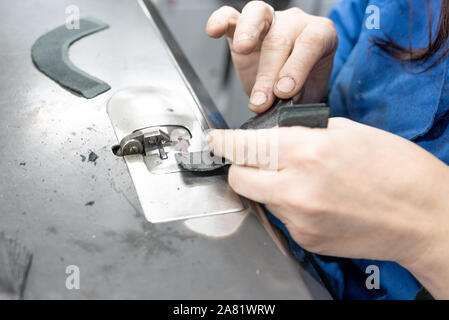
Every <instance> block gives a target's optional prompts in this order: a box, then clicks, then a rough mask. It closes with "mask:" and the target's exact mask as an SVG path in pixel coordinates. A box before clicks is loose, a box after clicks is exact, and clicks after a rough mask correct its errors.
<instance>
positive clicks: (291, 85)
mask: <svg viewBox="0 0 449 320" xmlns="http://www.w3.org/2000/svg"><path fill="white" fill-rule="evenodd" d="M295 86H296V84H295V80H293V79H292V78H290V77H284V78H281V79H280V80H279V81H278V83H277V85H276V87H277V89H278V90H279V91H281V92H285V93H289V92H291V91H292V90H293V89H295Z"/></svg>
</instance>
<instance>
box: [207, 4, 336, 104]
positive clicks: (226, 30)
mask: <svg viewBox="0 0 449 320" xmlns="http://www.w3.org/2000/svg"><path fill="white" fill-rule="evenodd" d="M272 20H273V14H272V9H271V7H270V6H269V5H268V4H266V3H265V2H263V1H251V2H249V3H248V4H247V5H246V6H245V7H244V8H243V10H242V13H240V12H238V11H237V10H236V9H234V8H231V7H228V6H224V7H221V8H220V9H218V10H217V11H215V12H214V13H213V14H212V15H211V17H210V18H209V21H208V23H207V27H206V32H207V34H208V35H209V36H210V37H213V38H220V37H222V36H226V37H227V39H228V42H229V47H230V49H231V53H232V59H233V62H234V66H235V68H236V70H237V73H238V75H239V77H240V81H241V83H242V86H243V89H244V90H245V92H246V93H247V94H248V95H250V103H249V108H250V109H251V110H252V111H254V112H264V111H266V110H267V109H268V108H269V107H270V106H271V105H272V103H273V101H274V99H275V97H276V96H277V97H279V98H282V99H287V98H292V97H296V99H295V100H296V102H298V103H313V102H319V101H320V100H321V99H322V98H323V97H324V96H325V94H326V93H327V87H328V83H329V78H330V74H331V71H332V66H333V60H334V55H335V51H336V50H337V46H338V36H337V32H336V30H335V27H334V24H333V23H332V21H331V20H329V19H327V18H323V17H317V16H312V15H309V14H307V13H305V12H304V11H302V10H301V9H298V8H293V9H289V10H285V11H277V12H276V18H275V23H274V24H273V25H271V23H272Z"/></svg>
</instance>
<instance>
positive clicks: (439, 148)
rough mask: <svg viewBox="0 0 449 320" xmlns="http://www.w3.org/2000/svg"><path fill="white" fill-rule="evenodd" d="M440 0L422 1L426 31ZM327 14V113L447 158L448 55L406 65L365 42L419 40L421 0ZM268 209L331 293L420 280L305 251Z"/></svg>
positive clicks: (362, 295) (385, 288) (382, 295)
mask: <svg viewBox="0 0 449 320" xmlns="http://www.w3.org/2000/svg"><path fill="white" fill-rule="evenodd" d="M412 5H413V6H414V7H413V10H411V6H412ZM440 6H441V1H433V0H431V1H430V11H431V13H432V16H433V20H432V21H433V22H432V27H431V28H432V30H433V32H432V33H433V35H435V34H436V33H437V30H438V18H439V14H440ZM377 10H378V12H377ZM377 13H379V14H378V15H377ZM329 17H330V18H331V19H332V20H333V21H334V23H335V26H336V28H337V32H338V35H339V46H338V50H337V53H336V56H335V63H334V69H333V73H332V77H331V87H330V94H329V100H328V103H329V106H330V108H331V113H332V116H334V117H336V116H338V117H346V118H350V119H352V120H355V121H357V122H361V123H364V124H367V125H370V126H373V127H377V128H380V129H383V130H386V131H389V132H392V133H395V134H397V135H399V136H401V137H404V138H406V139H409V140H411V141H414V142H415V143H417V144H418V145H420V146H421V147H423V148H425V149H426V150H428V151H429V152H431V153H432V154H434V155H435V156H437V157H438V158H440V159H441V160H443V161H444V162H446V163H449V130H448V124H449V112H448V111H449V88H448V86H449V81H448V77H449V75H448V72H447V70H448V65H447V64H448V58H444V59H443V60H442V61H440V62H438V63H436V62H437V59H438V57H439V56H440V55H439V54H436V55H435V56H434V57H433V58H431V59H430V60H429V61H427V62H426V63H424V64H415V65H409V64H404V63H401V62H398V60H396V59H395V58H393V57H391V56H390V55H388V54H387V53H385V52H384V51H383V50H381V49H380V48H379V47H377V46H376V45H374V44H373V39H374V38H375V37H378V38H381V39H388V38H389V39H392V40H393V41H395V42H396V43H398V44H400V45H402V46H405V47H409V44H410V43H411V44H412V48H424V47H427V45H428V42H429V30H428V18H427V1H424V0H423V1H412V0H372V1H368V0H342V1H340V2H338V3H337V4H336V5H335V7H334V8H333V10H332V11H331V13H330V16H329ZM410 18H412V20H410ZM376 19H378V20H376ZM410 21H412V23H410ZM377 26H378V27H379V28H376V27H377ZM410 30H411V32H410ZM444 49H445V48H442V50H444ZM435 63H436V65H435V66H434V67H433V68H431V69H429V70H427V69H428V68H429V67H430V66H432V64H435ZM426 70H427V71H426ZM409 161H413V159H409ZM269 217H270V219H271V221H272V222H274V223H275V224H276V225H277V226H278V227H280V228H281V229H282V230H283V231H284V233H285V234H286V235H287V236H288V238H289V240H290V245H291V249H292V251H293V254H294V256H295V257H296V258H297V259H298V260H299V261H300V262H301V263H302V264H303V265H304V267H305V268H306V269H307V270H308V271H310V272H311V273H312V275H314V276H315V277H316V278H317V279H320V281H322V282H323V283H324V284H326V286H327V287H328V288H329V290H330V291H331V293H332V295H333V296H334V298H336V299H413V298H414V297H415V295H416V294H417V292H418V291H419V289H420V288H421V287H422V286H421V284H420V283H419V282H418V281H417V280H416V278H415V277H414V276H413V275H412V274H411V273H409V272H408V271H407V270H406V269H404V268H403V267H401V266H400V265H399V264H397V263H394V262H390V261H372V260H363V259H347V258H338V257H329V256H323V255H317V254H310V253H308V252H305V251H304V250H303V249H302V248H301V247H300V246H299V245H298V244H297V243H295V242H294V240H292V238H291V237H290V236H289V234H288V231H287V230H286V228H285V226H284V225H283V224H282V223H281V222H280V221H279V220H278V219H276V218H275V217H274V216H272V215H271V214H269ZM375 241H376V239H373V242H375ZM370 265H375V266H377V267H378V268H379V275H380V277H379V280H380V288H379V289H375V288H374V289H371V290H370V289H368V288H367V286H366V280H367V278H368V276H369V275H370V274H371V273H372V270H370V269H369V270H368V272H367V267H368V266H370Z"/></svg>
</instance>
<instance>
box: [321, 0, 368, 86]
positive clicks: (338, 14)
mask: <svg viewBox="0 0 449 320" xmlns="http://www.w3.org/2000/svg"><path fill="white" fill-rule="evenodd" d="M368 2H369V1H368V0H340V1H339V2H338V3H337V4H335V5H334V7H333V8H332V10H331V12H330V14H329V18H330V19H331V20H332V21H333V22H334V24H335V28H336V29H337V33H338V39H339V43H338V49H337V53H336V54H335V59H334V69H333V71H332V76H331V84H332V83H334V80H335V78H336V76H337V75H338V73H339V72H340V70H341V68H342V66H343V65H344V63H345V62H346V60H347V58H348V57H349V55H350V54H351V51H352V49H353V48H354V46H355V44H356V43H357V41H358V39H359V35H360V32H361V28H362V25H363V19H364V17H365V10H366V7H367V6H368Z"/></svg>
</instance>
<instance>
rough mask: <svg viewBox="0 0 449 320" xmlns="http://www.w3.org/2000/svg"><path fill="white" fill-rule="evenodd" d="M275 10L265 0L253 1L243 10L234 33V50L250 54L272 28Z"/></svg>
mask: <svg viewBox="0 0 449 320" xmlns="http://www.w3.org/2000/svg"><path fill="white" fill-rule="evenodd" d="M272 20H273V12H272V9H271V7H270V6H269V5H267V4H266V3H265V2H263V1H251V2H249V3H248V4H247V5H246V6H245V7H244V8H243V10H242V14H241V15H240V17H239V20H238V23H237V27H236V30H235V34H234V42H233V47H234V51H235V52H237V53H242V54H249V53H251V52H253V50H254V49H255V48H256V47H257V45H258V44H259V42H260V39H261V37H263V36H264V35H265V33H266V32H267V31H268V29H270V25H271V22H272Z"/></svg>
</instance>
